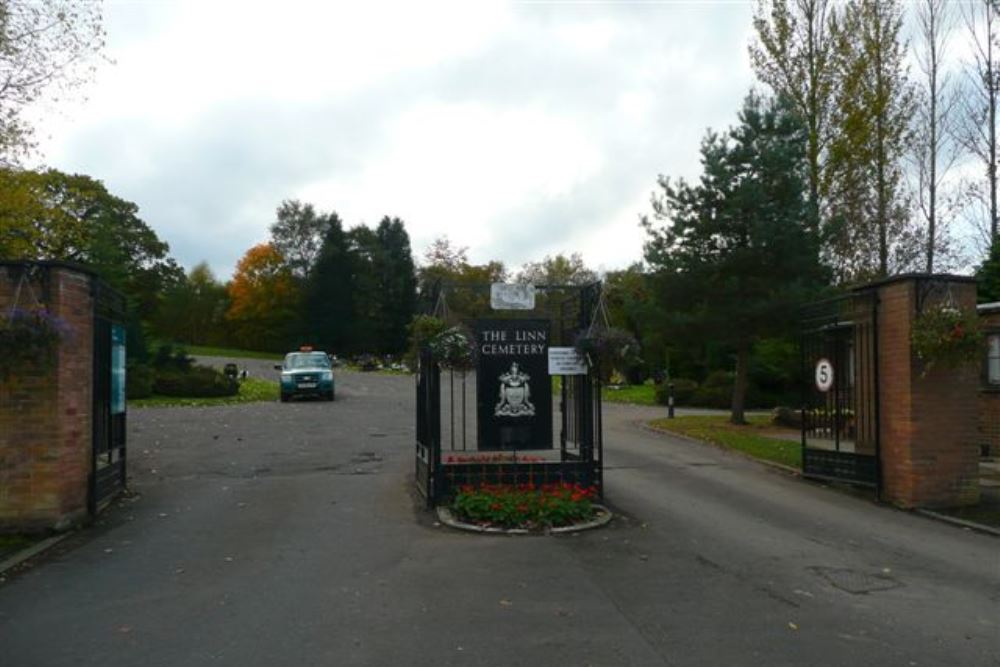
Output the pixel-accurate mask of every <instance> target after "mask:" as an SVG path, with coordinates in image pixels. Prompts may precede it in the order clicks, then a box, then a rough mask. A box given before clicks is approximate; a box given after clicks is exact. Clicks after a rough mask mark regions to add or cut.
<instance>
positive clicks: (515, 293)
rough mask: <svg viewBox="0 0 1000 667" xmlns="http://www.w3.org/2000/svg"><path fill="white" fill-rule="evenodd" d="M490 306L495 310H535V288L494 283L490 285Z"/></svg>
mask: <svg viewBox="0 0 1000 667" xmlns="http://www.w3.org/2000/svg"><path fill="white" fill-rule="evenodd" d="M490 306H491V307H492V308H493V310H534V308H535V286H534V285H512V284H510V283H493V284H492V285H490Z"/></svg>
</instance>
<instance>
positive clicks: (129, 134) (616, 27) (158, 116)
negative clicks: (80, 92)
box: [41, 0, 753, 279]
mask: <svg viewBox="0 0 1000 667" xmlns="http://www.w3.org/2000/svg"><path fill="white" fill-rule="evenodd" d="M105 14H106V26H107V31H108V38H109V46H108V55H109V56H110V57H111V58H112V59H114V61H115V64H114V65H108V66H103V67H102V68H101V70H100V72H99V75H98V78H97V81H96V82H95V83H94V84H93V85H92V86H90V87H89V88H88V89H87V95H88V100H87V101H86V103H75V104H73V105H72V106H66V105H64V106H63V107H61V113H60V114H59V115H58V116H56V117H54V118H49V119H47V120H46V121H45V123H44V125H43V126H42V128H41V130H42V133H41V134H42V136H43V142H42V148H43V151H44V161H45V163H46V164H48V165H50V166H52V167H55V168H57V169H60V170H63V171H67V172H78V173H86V174H89V175H91V176H93V177H95V178H98V179H101V180H102V181H104V183H105V184H106V185H107V187H108V189H109V190H110V191H111V192H112V193H114V194H116V195H118V196H120V197H123V198H125V199H129V200H131V201H134V202H136V203H137V204H138V205H139V207H140V214H141V216H142V218H143V219H144V220H145V221H146V222H147V223H149V224H150V225H151V226H152V227H153V228H154V229H155V230H156V232H157V234H158V235H159V236H160V237H161V238H162V239H164V240H165V241H167V242H168V243H169V244H170V247H171V252H172V254H173V255H174V257H176V258H177V259H178V260H179V261H180V262H181V263H182V264H183V265H184V266H186V267H187V268H190V267H191V266H193V265H194V264H196V263H198V262H199V261H202V260H207V261H208V262H209V264H210V265H211V266H212V268H213V270H214V271H215V272H216V274H217V275H218V276H219V277H220V278H223V279H225V278H228V277H229V276H230V274H231V272H232V270H233V267H234V265H235V264H236V262H237V261H238V260H239V258H240V257H241V256H242V255H243V253H244V252H246V250H247V249H248V248H249V247H250V246H252V245H254V244H256V243H260V242H262V241H265V240H267V237H268V231H267V230H268V226H269V225H270V223H271V222H272V221H273V220H274V211H275V208H276V207H277V206H278V204H279V203H280V202H281V201H282V200H283V199H287V198H298V199H301V200H303V201H307V202H311V203H313V204H314V205H315V206H316V207H317V208H319V209H321V210H327V211H328V210H335V211H336V212H337V213H338V214H340V216H341V218H342V219H343V220H344V221H345V222H346V223H347V225H348V226H354V225H357V224H360V223H367V224H369V225H374V224H377V223H378V221H379V219H381V217H382V216H383V215H392V216H399V217H400V218H402V219H403V220H404V221H405V223H406V227H407V229H408V230H409V232H410V237H411V240H412V242H413V248H414V253H415V254H416V255H417V256H418V257H419V256H420V255H422V253H423V251H424V249H425V248H426V247H427V246H428V244H429V243H430V242H431V241H432V240H433V239H434V238H436V237H438V236H442V235H448V237H450V238H451V239H452V241H454V242H455V243H457V244H458V245H464V246H468V247H469V254H470V257H471V259H472V260H474V261H477V262H481V261H486V260H489V259H500V260H502V261H504V262H505V263H506V264H507V265H508V266H509V267H511V268H516V267H518V266H520V265H521V264H522V263H524V262H526V261H532V260H538V259H541V258H542V257H544V256H545V255H550V254H555V253H560V252H561V253H570V252H580V253H582V254H583V256H584V259H585V260H586V261H587V263H588V264H590V265H591V266H594V267H599V268H605V269H610V268H617V267H621V266H625V265H627V264H629V263H631V262H633V261H636V260H638V259H640V257H641V253H642V241H643V232H642V230H641V229H640V227H639V225H638V218H639V215H640V214H641V213H644V212H646V211H648V210H649V197H650V193H651V192H652V191H653V189H654V187H655V179H656V176H657V174H660V173H663V174H668V175H672V176H689V177H690V176H695V175H697V173H698V147H699V142H700V141H701V138H702V136H703V135H704V132H705V129H706V128H707V127H718V128H722V127H725V126H727V125H729V124H731V123H732V122H733V121H734V118H735V113H736V110H737V108H738V106H739V104H740V101H741V99H742V97H743V96H744V95H745V94H746V92H747V90H748V89H749V87H750V86H751V85H753V75H752V73H751V70H750V66H749V60H748V57H747V43H748V40H749V38H750V34H751V30H752V27H751V22H750V21H751V14H752V7H751V5H750V4H749V2H708V1H703V0H695V1H691V2H659V3H532V4H511V5H508V4H487V3H481V2H459V3H455V4H445V3H433V2H432V3H428V2H407V3H398V4H397V3H376V2H360V1H358V2H351V3H328V2H321V1H319V0H316V1H315V2H301V3H294V2H287V1H284V2H270V3H266V4H259V5H256V4H254V3H250V2H246V1H245V0H240V1H238V2H236V1H234V2H223V1H220V0H212V1H207V0H199V1H195V2H182V1H169V2H168V1H164V2H114V1H109V2H107V3H106V5H105Z"/></svg>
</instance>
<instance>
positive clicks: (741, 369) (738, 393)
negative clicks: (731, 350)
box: [729, 340, 750, 424]
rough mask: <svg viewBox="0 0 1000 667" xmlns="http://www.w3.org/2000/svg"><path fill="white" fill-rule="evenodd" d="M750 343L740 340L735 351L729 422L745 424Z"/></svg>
mask: <svg viewBox="0 0 1000 667" xmlns="http://www.w3.org/2000/svg"><path fill="white" fill-rule="evenodd" d="M749 367H750V341H748V340H742V341H740V342H739V344H738V347H737V349H736V381H735V382H734V383H733V409H732V414H731V415H730V417H729V421H730V422H732V423H733V424H746V423H747V420H746V416H745V415H744V409H745V406H746V398H747V380H748V376H749V372H750V368H749Z"/></svg>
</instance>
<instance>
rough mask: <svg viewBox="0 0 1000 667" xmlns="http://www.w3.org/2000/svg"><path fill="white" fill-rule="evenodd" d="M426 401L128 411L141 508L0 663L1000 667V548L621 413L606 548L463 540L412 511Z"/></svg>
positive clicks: (346, 391) (99, 544)
mask: <svg viewBox="0 0 1000 667" xmlns="http://www.w3.org/2000/svg"><path fill="white" fill-rule="evenodd" d="M240 363H241V366H242V364H243V362H240ZM272 363H273V362H248V367H249V369H250V372H251V373H259V374H264V375H266V374H267V373H273V372H274V371H273V369H270V366H271V365H272ZM413 404H414V398H413V379H412V378H411V377H405V376H397V377H393V376H382V375H375V374H356V373H347V372H342V373H340V374H339V375H338V387H337V400H336V401H335V402H333V403H326V402H320V401H317V402H294V403H290V404H280V403H278V402H274V403H261V404H249V405H239V406H229V407H220V408H204V409H191V408H184V409H173V408H166V409H143V410H133V411H132V412H130V414H129V456H130V471H131V487H132V490H133V492H134V495H133V496H132V497H130V498H127V499H124V500H123V501H122V502H120V503H118V505H117V506H116V507H114V508H112V509H111V510H109V511H108V512H106V513H105V514H104V515H103V516H102V518H101V521H100V522H99V524H98V525H96V526H95V527H93V528H92V529H90V530H87V531H84V532H82V533H80V534H79V535H77V536H75V537H73V538H71V539H70V540H67V541H66V542H64V543H63V544H62V545H60V547H58V548H57V549H56V550H54V551H53V552H51V553H49V554H48V555H47V556H45V557H43V558H42V559H40V560H39V562H37V563H36V564H35V565H34V566H33V567H31V568H29V569H27V570H26V571H25V572H23V573H21V574H19V575H16V576H13V577H11V578H9V579H8V581H7V582H6V583H4V584H2V585H0V664H2V665H3V666H4V667H7V666H8V665H10V666H21V665H26V666H34V665H40V666H42V665H44V666H49V665H139V664H141V665H210V664H211V665H216V664H219V665H286V664H296V665H553V664H559V665H660V664H678V665H704V664H766V665H803V664H817V665H880V666H882V665H936V664H962V665H1000V540H997V539H995V538H992V537H989V536H984V535H979V534H975V533H971V532H968V531H963V530H960V529H956V528H954V527H952V526H948V525H943V524H939V523H936V522H934V521H931V520H928V519H925V518H923V517H918V516H913V515H910V514H907V513H904V512H899V511H896V510H893V509H890V508H886V507H881V506H877V505H875V504H873V503H871V502H870V501H868V500H865V499H864V498H858V497H852V496H849V495H845V494H842V493H839V492H836V491H833V490H831V489H828V488H824V487H822V486H819V485H816V484H811V483H805V482H802V481H800V480H797V479H794V478H791V477H788V476H786V475H784V474H780V473H775V472H773V471H772V470H770V469H767V468H764V467H762V466H760V465H758V464H756V463H754V462H750V461H747V460H744V459H742V458H739V457H737V456H733V455H730V454H727V453H725V452H722V451H719V450H717V449H715V448H712V447H709V446H704V445H699V444H693V443H689V442H686V441H682V440H674V439H670V438H667V437H664V436H661V435H656V434H652V433H649V432H647V431H645V430H644V429H642V428H641V426H640V424H641V422H642V421H643V420H645V419H647V418H651V417H652V416H656V415H658V414H659V411H657V410H655V409H652V410H650V409H642V408H633V407H628V406H606V413H605V426H606V443H607V444H606V449H607V457H608V464H607V469H606V475H605V477H606V485H607V495H608V499H609V501H610V503H611V504H612V505H613V507H614V508H615V509H616V510H618V511H619V512H621V513H622V515H623V516H622V517H621V518H619V519H618V520H616V521H615V522H614V523H613V524H612V526H611V527H610V528H607V529H604V530H601V531H595V532H591V533H584V534H580V535H577V536H565V537H558V538H556V537H529V538H506V537H486V536H479V535H469V534H462V533H454V532H451V531H449V530H448V529H445V528H442V527H440V526H437V525H436V524H435V521H434V518H433V517H432V516H431V515H429V514H428V513H426V512H424V511H423V510H422V508H421V506H420V504H419V503H418V502H416V500H415V499H414V497H413V495H412V493H411V489H410V482H409V475H410V474H411V471H412V458H413V440H414V428H413V421H414V420H413Z"/></svg>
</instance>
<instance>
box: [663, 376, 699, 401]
mask: <svg viewBox="0 0 1000 667" xmlns="http://www.w3.org/2000/svg"><path fill="white" fill-rule="evenodd" d="M670 382H673V383H674V405H691V404H692V403H691V401H692V400H693V399H694V395H695V392H696V391H697V390H698V383H697V382H695V381H694V380H689V379H687V378H676V379H674V380H670ZM670 382H661V383H660V384H658V385H656V402H657V403H659V404H660V405H667V403H668V402H669V401H668V398H669V397H670V388H669V387H668V386H667V385H668V384H669V383H670Z"/></svg>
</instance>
